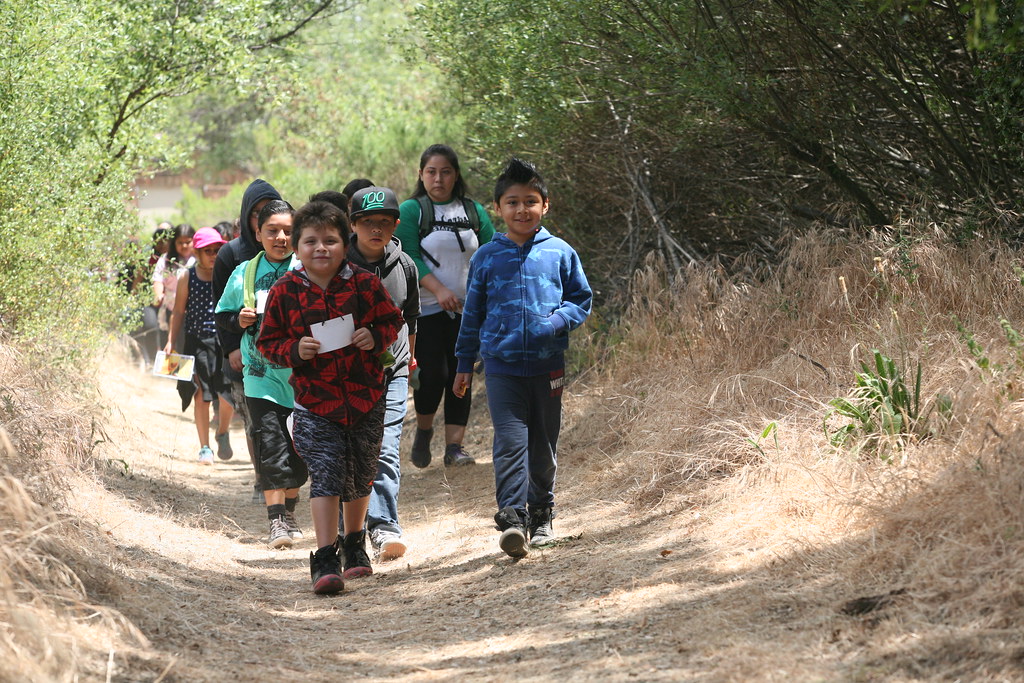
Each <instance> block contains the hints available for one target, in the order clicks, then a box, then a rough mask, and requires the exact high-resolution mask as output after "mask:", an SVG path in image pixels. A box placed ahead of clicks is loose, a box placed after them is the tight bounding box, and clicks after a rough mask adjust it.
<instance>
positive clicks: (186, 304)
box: [164, 228, 232, 465]
mask: <svg viewBox="0 0 1024 683" xmlns="http://www.w3.org/2000/svg"><path fill="white" fill-rule="evenodd" d="M224 243H225V242H224V238H223V237H221V235H220V233H219V232H217V231H216V230H214V229H213V228H200V229H199V230H197V231H196V234H195V236H194V237H193V238H192V249H193V252H194V254H195V257H196V263H195V265H194V266H192V267H191V268H189V269H188V271H187V273H188V277H184V276H183V277H182V278H181V281H180V282H178V288H177V295H176V297H175V301H174V310H173V311H172V313H171V334H170V339H169V340H168V342H167V345H166V346H165V347H164V351H166V352H168V353H170V352H171V351H172V350H173V345H174V341H173V340H175V339H177V338H178V334H179V333H180V332H181V330H182V328H183V327H184V330H185V346H184V348H183V349H182V350H181V353H184V354H186V355H189V356H194V357H195V365H194V367H195V371H194V374H193V381H192V382H178V393H179V394H180V395H181V409H182V410H183V411H184V410H185V409H186V408H188V405H189V403H191V402H192V399H193V397H195V399H196V400H195V408H194V415H195V422H196V431H197V432H198V433H199V445H200V448H199V464H200V465H212V464H213V449H211V448H210V404H211V403H212V402H213V401H220V420H219V424H218V425H217V434H216V440H217V456H218V457H219V458H221V459H222V460H227V459H228V458H230V457H231V455H232V452H231V443H230V442H229V441H228V427H229V426H230V424H231V417H232V410H231V404H230V403H228V402H227V401H226V400H224V397H223V396H224V394H225V393H226V392H227V391H229V390H230V389H229V388H228V387H226V386H225V384H224V380H223V375H222V373H221V364H222V362H223V359H222V356H221V352H220V345H219V344H218V343H217V325H216V321H215V319H214V306H215V305H216V303H217V302H216V301H215V300H214V298H213V266H214V263H216V261H217V252H219V251H220V248H221V246H222V245H223V244H224Z"/></svg>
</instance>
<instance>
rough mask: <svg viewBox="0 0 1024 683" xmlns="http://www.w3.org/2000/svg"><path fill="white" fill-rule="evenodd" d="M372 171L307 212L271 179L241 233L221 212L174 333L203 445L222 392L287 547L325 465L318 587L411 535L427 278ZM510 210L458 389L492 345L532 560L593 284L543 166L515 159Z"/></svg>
mask: <svg viewBox="0 0 1024 683" xmlns="http://www.w3.org/2000/svg"><path fill="white" fill-rule="evenodd" d="M366 185H368V186H366ZM358 186H361V187H360V189H356V190H354V189H353V186H352V184H350V187H348V188H346V190H348V191H349V192H350V193H351V197H349V196H347V195H346V194H344V193H338V192H321V193H319V194H317V195H313V196H312V197H311V198H310V201H309V202H308V203H306V204H305V205H304V206H302V207H301V208H299V209H297V210H295V209H293V208H292V207H291V206H290V205H289V204H288V203H287V202H284V201H283V200H282V199H281V198H280V196H279V195H278V194H277V192H276V191H274V190H273V188H272V187H271V186H270V185H269V184H267V183H266V182H265V181H262V180H257V181H255V182H254V183H253V184H252V185H250V187H249V189H248V190H247V192H246V194H245V197H244V198H243V203H242V214H241V216H240V227H241V234H240V235H239V237H237V238H235V239H234V240H232V241H231V242H226V241H225V240H224V239H223V238H222V237H220V236H219V235H217V233H216V231H215V230H212V229H210V228H202V229H200V230H198V231H196V233H195V236H194V237H193V240H192V244H193V249H194V251H195V258H196V262H195V264H194V265H193V266H191V267H190V268H189V269H188V271H187V273H188V274H187V277H185V276H182V278H181V281H180V282H179V283H178V284H177V290H178V291H177V299H176V301H175V304H174V308H173V313H172V316H171V332H172V334H174V333H176V332H177V331H178V330H179V329H184V332H185V342H184V347H183V350H184V351H185V352H186V353H190V354H191V355H194V356H196V364H195V367H196V379H195V383H194V385H189V386H188V387H187V388H186V390H185V391H184V392H183V400H185V399H186V395H187V399H188V400H191V399H192V398H193V395H194V398H195V401H196V408H195V416H196V426H197V429H198V430H199V437H200V445H201V448H200V452H199V461H200V462H201V463H208V462H212V461H213V452H212V450H211V449H210V447H209V444H208V442H207V440H208V438H209V437H208V433H209V406H210V402H212V401H214V400H217V401H220V402H221V403H220V411H219V412H220V424H221V425H226V424H227V422H226V420H230V419H231V415H232V412H231V410H232V405H233V406H234V409H235V410H236V411H238V412H239V413H241V414H242V416H243V418H244V420H245V423H246V426H247V428H246V434H247V439H248V440H249V442H250V446H251V455H252V459H253V464H254V467H255V472H256V479H257V483H256V487H257V490H258V491H260V492H261V493H262V495H263V497H264V500H265V503H266V506H267V513H268V518H269V524H270V535H269V544H270V545H271V546H272V547H275V548H280V547H290V546H291V545H292V542H293V539H295V538H298V537H301V535H302V531H301V529H300V528H299V526H298V524H297V523H296V520H295V515H294V511H295V506H296V502H297V500H298V492H299V488H300V487H301V486H302V485H303V484H305V482H306V481H307V479H309V480H310V493H309V495H310V508H311V516H312V520H313V525H314V532H315V536H316V544H317V550H316V551H315V552H311V553H310V575H311V580H312V589H313V592H315V593H318V594H329V593H336V592H338V591H341V590H342V589H343V586H344V581H345V580H348V579H355V578H358V577H361V576H366V575H369V574H371V573H372V568H371V564H370V558H369V555H368V554H367V552H366V538H367V536H369V538H370V541H371V544H372V547H373V548H374V550H376V552H377V553H378V557H379V558H380V559H382V560H388V559H394V558H397V557H401V556H402V555H403V554H404V553H405V550H406V546H405V543H404V541H403V539H402V529H401V526H400V525H399V523H398V510H397V501H398V489H399V484H400V476H401V468H400V459H399V452H398V445H399V441H400V439H401V430H402V422H403V419H404V416H405V411H406V402H407V397H408V387H409V375H410V370H411V368H412V367H414V365H415V349H416V331H417V318H418V317H419V314H420V298H419V282H420V279H421V278H420V273H419V272H418V271H417V266H416V265H415V264H414V263H413V261H412V260H411V259H410V257H409V256H408V255H407V254H405V253H403V251H402V248H401V243H400V241H399V240H398V239H395V238H394V233H395V230H396V228H397V227H398V224H399V222H400V218H399V216H400V211H399V204H398V201H397V198H396V197H395V193H394V192H393V191H391V190H390V189H388V188H383V187H376V186H373V185H372V184H369V183H368V181H364V182H362V183H359V184H358ZM494 210H495V212H496V213H497V214H498V215H499V216H500V217H501V218H502V220H503V222H504V224H505V226H506V232H505V233H499V234H496V235H495V236H494V238H493V239H492V240H490V241H489V242H487V243H486V244H483V245H482V246H481V247H480V248H479V249H478V250H477V251H476V252H475V254H473V256H472V258H471V260H470V264H469V275H468V278H467V287H466V297H465V301H464V303H463V304H462V320H461V326H460V328H459V330H458V341H457V344H456V349H455V355H456V356H457V359H458V360H457V363H458V368H457V374H456V375H455V379H454V382H453V384H452V387H451V390H452V392H453V393H454V394H456V395H460V396H461V395H464V394H465V393H466V392H467V391H468V390H469V388H470V386H471V384H472V379H473V366H474V364H475V362H476V361H477V360H478V358H482V359H483V364H484V368H485V370H486V383H487V394H488V403H489V407H490V411H491V415H492V419H493V422H494V447H493V461H494V470H495V484H496V492H497V502H498V513H497V514H496V515H495V517H494V519H495V522H496V524H497V527H498V529H499V531H500V532H501V536H500V538H499V546H500V548H501V549H502V550H503V551H504V552H505V553H507V554H508V555H509V556H511V557H513V558H520V557H523V556H525V555H526V554H527V553H528V550H529V547H530V546H540V545H545V544H548V543H551V542H552V541H553V540H554V539H553V536H552V530H551V520H552V519H553V517H554V481H555V470H556V446H557V440H558V431H559V426H560V421H561V395H562V388H563V384H564V358H563V354H564V351H565V349H566V348H567V346H568V332H569V330H571V329H574V328H575V327H578V326H579V325H581V324H582V323H583V321H584V320H585V319H586V317H587V315H588V314H589V312H590V307H591V299H592V295H591V290H590V287H589V285H588V283H587V279H586V276H585V275H584V273H583V269H582V266H581V264H580V260H579V257H578V256H577V254H576V252H575V251H574V250H573V249H572V248H571V247H570V246H569V245H568V244H567V243H566V242H564V241H563V240H561V239H559V238H557V237H554V236H553V235H551V233H549V232H548V231H547V230H546V229H545V228H544V227H543V226H542V225H541V224H542V221H543V218H544V215H545V214H546V213H547V211H548V191H547V186H546V184H545V182H544V180H543V178H542V177H541V175H540V174H539V173H538V172H537V170H536V169H535V168H534V167H533V166H532V165H531V164H529V163H527V162H524V161H521V160H519V159H512V160H511V161H510V162H509V163H508V165H507V166H506V167H505V169H504V171H503V172H502V173H501V175H500V177H499V178H498V180H497V183H496V185H495V190H494ZM257 246H258V247H259V249H257ZM173 339H174V337H173V336H172V338H171V341H168V343H167V350H170V349H171V348H172V347H174V342H173ZM225 376H226V378H227V379H226V380H224V379H218V378H221V377H225ZM227 399H230V400H227ZM183 406H185V407H187V400H185V401H184V403H183ZM220 433H222V432H221V430H220V429H219V428H218V434H220ZM224 433H225V434H226V430H225V431H224ZM204 439H206V440H204ZM218 445H219V446H220V449H221V450H222V451H223V450H224V447H223V445H221V444H220V441H219V440H218ZM228 448H230V446H228ZM221 457H224V453H223V452H222V453H221ZM228 457H230V452H228ZM339 531H340V533H339Z"/></svg>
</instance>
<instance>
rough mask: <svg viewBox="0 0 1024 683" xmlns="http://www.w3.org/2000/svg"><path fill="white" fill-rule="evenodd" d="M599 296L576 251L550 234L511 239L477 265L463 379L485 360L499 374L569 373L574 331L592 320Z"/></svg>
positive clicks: (465, 315)
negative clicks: (567, 366)
mask: <svg viewBox="0 0 1024 683" xmlns="http://www.w3.org/2000/svg"><path fill="white" fill-rule="evenodd" d="M592 301H593V293H592V292H591V291H590V285H589V284H588V283H587V276H586V275H584V273H583V265H582V264H581V263H580V257H579V256H578V255H577V254H576V251H575V250H574V249H573V248H572V247H570V246H569V245H568V244H567V243H566V242H565V241H564V240H562V239H559V238H558V237H555V236H553V235H552V234H551V233H550V232H548V231H547V229H546V228H543V227H541V228H539V229H538V230H537V232H536V234H535V235H534V236H533V237H532V238H531V239H530V240H529V241H528V242H526V244H524V245H523V246H519V245H518V244H516V243H515V242H513V241H512V240H510V239H509V238H508V237H507V236H506V235H504V234H496V235H495V236H494V239H493V240H491V241H490V242H488V243H487V244H484V245H483V246H481V247H480V249H478V250H477V252H476V253H475V254H473V258H472V259H471V260H470V262H469V278H468V285H467V287H466V302H465V304H464V306H463V311H462V326H461V327H460V328H459V339H458V341H457V342H456V344H455V355H456V356H457V357H458V361H459V363H458V370H457V371H458V372H472V370H473V363H474V362H475V361H476V358H477V354H478V353H479V354H480V355H481V356H482V357H483V359H484V368H485V369H486V371H487V372H488V373H490V374H493V375H514V376H517V377H532V376H535V375H543V374H547V373H549V372H552V371H554V370H558V369H561V368H562V367H564V365H565V361H564V352H565V349H567V348H568V347H569V330H573V329H576V328H577V327H579V326H580V325H582V324H583V321H584V320H586V319H587V316H588V315H590V306H591V302H592Z"/></svg>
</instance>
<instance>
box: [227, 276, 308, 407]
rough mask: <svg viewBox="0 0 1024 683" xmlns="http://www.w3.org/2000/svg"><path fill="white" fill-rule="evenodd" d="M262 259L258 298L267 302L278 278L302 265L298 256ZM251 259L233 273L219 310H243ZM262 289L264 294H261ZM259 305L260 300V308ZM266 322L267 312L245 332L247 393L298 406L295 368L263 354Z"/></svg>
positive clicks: (278, 402) (285, 404) (283, 404)
mask: <svg viewBox="0 0 1024 683" xmlns="http://www.w3.org/2000/svg"><path fill="white" fill-rule="evenodd" d="M257 258H259V260H260V262H259V265H258V266H257V268H256V287H255V290H256V300H257V302H259V301H261V300H262V301H264V302H265V301H266V293H267V292H269V291H270V288H271V287H272V286H273V285H274V283H275V282H277V279H278V278H279V277H281V276H282V275H284V274H285V272H286V271H288V270H290V269H292V268H294V267H295V266H297V265H298V264H299V262H298V260H296V259H295V257H294V256H292V257H290V258H289V259H287V260H285V261H282V262H280V263H273V262H271V261H268V260H267V259H266V258H265V257H263V256H258V257H257ZM248 263H249V262H248V261H243V262H241V263H239V264H238V266H237V267H236V268H235V269H234V270H233V271H232V272H231V277H229V278H228V283H227V285H225V287H224V293H223V294H222V295H221V297H220V301H218V302H217V313H225V312H229V311H240V310H242V309H243V308H244V307H245V303H244V302H245V267H246V265H247V264H248ZM261 292H262V294H261ZM258 308H259V304H258V303H257V309H258ZM262 323H263V315H262V314H260V315H257V316H256V324H254V325H251V326H250V327H247V328H246V329H245V330H244V331H243V334H242V345H241V349H242V363H243V364H244V365H245V368H244V370H243V371H242V385H243V386H244V387H245V395H246V396H249V397H251V398H262V399H264V400H266V401H273V402H274V403H276V404H278V405H279V406H283V407H285V408H289V409H291V408H294V407H295V391H294V390H293V389H292V385H291V384H290V383H289V381H288V380H289V379H290V378H291V376H292V370H291V368H285V367H281V366H280V365H274V364H273V363H271V362H269V361H268V360H267V359H266V358H264V357H263V354H261V353H260V352H259V350H258V349H257V348H256V333H257V332H259V329H260V325H261V324H262Z"/></svg>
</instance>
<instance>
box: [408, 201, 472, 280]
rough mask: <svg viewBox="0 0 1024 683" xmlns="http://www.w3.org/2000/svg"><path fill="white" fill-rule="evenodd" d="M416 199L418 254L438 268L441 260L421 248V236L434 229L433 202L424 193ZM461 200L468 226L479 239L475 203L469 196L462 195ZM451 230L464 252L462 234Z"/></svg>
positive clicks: (464, 246)
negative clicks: (418, 226)
mask: <svg viewBox="0 0 1024 683" xmlns="http://www.w3.org/2000/svg"><path fill="white" fill-rule="evenodd" d="M416 201H417V202H418V203H419V205H420V255H421V256H423V257H424V258H426V259H427V260H428V261H430V262H431V263H433V264H434V267H435V268H440V267H441V262H440V261H438V260H437V259H436V258H434V257H433V256H431V255H430V252H428V251H427V250H426V249H424V248H423V238H424V237H426V236H427V235H429V234H430V233H431V232H433V229H434V203H433V202H432V201H430V197H429V196H428V195H425V194H424V195H420V196H419V197H417V198H416ZM461 201H462V210H463V211H465V212H466V219H467V220H469V227H470V229H471V230H472V231H473V234H475V235H476V236H477V239H478V240H479V238H480V214H478V213H477V211H476V203H475V202H474V201H473V200H472V199H470V198H469V197H463V198H462V199H461ZM452 232H454V233H455V239H456V240H458V242H459V250H460V251H462V252H465V251H466V245H465V244H463V242H462V235H460V234H459V231H458V230H453V231H452Z"/></svg>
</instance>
